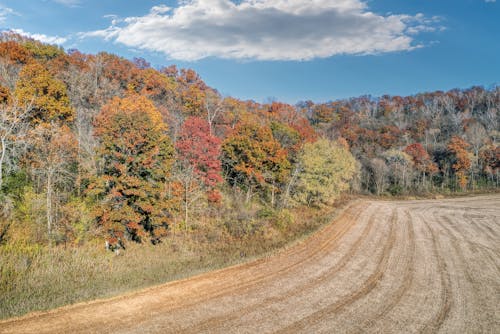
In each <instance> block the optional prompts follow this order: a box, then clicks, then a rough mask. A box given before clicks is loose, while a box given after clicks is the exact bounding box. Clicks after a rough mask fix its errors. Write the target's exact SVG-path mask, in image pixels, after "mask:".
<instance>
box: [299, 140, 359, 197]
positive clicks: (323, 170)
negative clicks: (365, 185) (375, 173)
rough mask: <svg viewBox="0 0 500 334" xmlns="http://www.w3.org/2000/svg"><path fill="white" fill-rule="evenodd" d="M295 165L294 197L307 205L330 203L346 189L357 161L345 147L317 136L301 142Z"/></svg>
mask: <svg viewBox="0 0 500 334" xmlns="http://www.w3.org/2000/svg"><path fill="white" fill-rule="evenodd" d="M298 166H299V173H298V178H297V183H296V185H295V186H294V187H293V190H292V194H293V198H295V200H297V201H298V202H299V203H302V204H306V205H308V206H323V205H330V204H332V203H333V202H334V201H335V200H336V199H337V198H338V196H339V194H340V193H341V192H342V191H344V190H347V189H348V188H349V181H350V180H351V179H352V177H353V176H354V173H355V170H356V161H355V159H354V157H353V156H352V155H351V153H350V152H349V150H348V149H347V148H346V147H345V146H343V145H341V144H338V143H336V142H332V141H330V140H327V139H319V140H318V141H316V142H315V143H306V144H305V145H304V147H303V149H302V151H301V152H300V153H299V156H298Z"/></svg>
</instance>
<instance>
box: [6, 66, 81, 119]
mask: <svg viewBox="0 0 500 334" xmlns="http://www.w3.org/2000/svg"><path fill="white" fill-rule="evenodd" d="M14 95H15V98H16V99H17V101H18V102H19V104H20V105H22V106H30V107H31V112H30V116H31V120H32V122H33V123H34V124H35V125H36V124H40V123H51V122H62V121H65V122H72V121H73V118H74V110H73V108H71V106H70V101H69V98H68V94H67V91H66V86H65V85H64V83H62V82H61V81H59V80H57V79H55V78H54V77H53V76H52V75H51V74H50V73H49V71H48V70H47V69H46V68H45V67H44V66H43V65H42V64H40V63H37V62H33V63H30V64H28V65H26V66H25V67H23V69H22V70H21V72H20V73H19V80H18V81H17V85H16V89H15V91H14Z"/></svg>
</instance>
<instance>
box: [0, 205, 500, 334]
mask: <svg viewBox="0 0 500 334" xmlns="http://www.w3.org/2000/svg"><path fill="white" fill-rule="evenodd" d="M498 305H500V196H499V195H491V196H477V197H469V198H459V199H447V200H439V201H438V200H425V201H399V202H396V201H391V202H384V201H368V200H360V201H357V202H354V203H353V204H352V205H350V206H348V207H347V208H346V209H345V210H344V211H343V213H341V214H340V215H339V216H338V217H337V219H335V221H334V222H332V223H331V224H329V225H327V226H326V227H324V228H323V229H322V230H320V231H319V232H318V233H316V234H314V235H313V236H311V237H310V238H308V239H306V240H304V241H303V242H301V243H299V244H297V245H295V246H294V247H291V248H288V249H286V250H284V251H282V252H280V253H278V254H276V255H273V256H271V257H267V258H263V259H259V260H256V261H253V262H250V263H246V264H242V265H238V266H233V267H230V268H227V269H223V270H219V271H214V272H210V273H207V274H202V275H199V276H195V277H192V278H189V279H185V280H180V281H175V282H171V283H168V284H164V285H161V286H157V287H154V288H149V289H146V290H141V291H139V292H135V293H132V294H127V295H123V296H120V297H115V298H111V299H107V300H98V301H94V302H89V303H81V304H76V305H73V306H68V307H63V308H60V309H56V310H53V311H49V312H42V313H35V314H31V315H27V316H25V317H21V318H16V319H10V320H5V321H2V322H0V333H59V332H61V333H62V332H71V333H80V332H82V333H87V332H90V333H92V332H102V333H104V332H106V333H108V332H119V333H144V332H158V333H166V332H168V333H200V332H211V333H214V332H223V333H235V332H238V333H272V332H275V333H295V332H302V333H331V332H348V333H363V332H378V333H396V332H397V333H413V332H419V333H435V332H439V333H472V332H474V333H499V332H500V313H499V312H500V311H499V307H498Z"/></svg>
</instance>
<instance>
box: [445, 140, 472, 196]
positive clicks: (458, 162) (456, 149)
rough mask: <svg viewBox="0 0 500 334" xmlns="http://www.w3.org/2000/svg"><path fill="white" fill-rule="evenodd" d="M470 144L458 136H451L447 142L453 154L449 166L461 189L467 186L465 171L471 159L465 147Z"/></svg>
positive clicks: (469, 165) (468, 167)
mask: <svg viewBox="0 0 500 334" xmlns="http://www.w3.org/2000/svg"><path fill="white" fill-rule="evenodd" d="M469 146H470V145H469V144H468V143H467V142H465V140H463V139H462V138H460V137H456V136H453V137H452V138H451V139H450V142H449V143H448V146H447V148H448V150H449V151H450V152H451V153H452V154H453V155H454V158H455V159H454V163H453V165H452V166H451V167H452V168H453V170H454V171H455V172H456V174H457V177H458V184H459V185H460V188H462V190H465V188H466V187H467V174H466V173H467V171H468V170H469V169H470V167H471V160H470V158H469V153H468V152H467V148H468V147H469Z"/></svg>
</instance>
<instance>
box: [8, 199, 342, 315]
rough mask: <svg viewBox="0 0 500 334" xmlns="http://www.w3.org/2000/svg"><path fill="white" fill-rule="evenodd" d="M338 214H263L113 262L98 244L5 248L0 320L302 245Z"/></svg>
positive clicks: (200, 228)
mask: <svg viewBox="0 0 500 334" xmlns="http://www.w3.org/2000/svg"><path fill="white" fill-rule="evenodd" d="M344 203H345V202H344ZM342 204H343V202H339V204H338V205H337V207H338V206H341V205H342ZM335 212H336V210H332V209H328V210H327V211H325V210H323V211H320V210H309V209H308V210H304V208H302V209H300V210H296V211H291V212H286V214H285V215H284V216H283V214H282V213H279V214H277V213H274V214H273V213H264V214H263V216H264V217H261V218H260V219H257V220H254V219H250V220H247V221H243V222H242V221H239V222H236V223H234V224H232V225H235V224H237V225H238V228H237V229H235V227H234V226H232V225H231V224H230V225H228V224H227V222H225V223H223V222H220V223H211V224H200V225H195V226H194V228H193V229H192V230H191V231H189V232H185V233H178V234H177V235H171V236H170V237H169V238H167V239H166V240H165V241H164V242H162V243H161V244H159V245H156V246H152V245H146V244H143V245H138V244H131V243H129V245H128V247H127V250H126V251H122V253H121V254H120V255H118V256H117V255H115V254H113V253H111V252H108V251H105V250H104V244H103V242H102V241H94V242H89V243H87V244H85V245H83V246H80V247H70V248H64V247H52V248H49V247H40V246H26V245H24V246H19V245H17V246H14V245H4V246H2V247H0V273H1V277H0V319H5V318H10V317H14V316H20V315H23V314H26V313H29V312H32V311H40V310H47V309H51V308H55V307H59V306H62V305H67V304H72V303H76V302H81V301H88V300H92V299H96V298H106V297H111V296H116V295H119V294H122V293H125V292H129V291H133V290H137V289H141V288H144V287H148V286H152V285H157V284H161V283H165V282H169V281H172V280H177V279H181V278H185V277H189V276H192V275H196V274H199V273H203V272H207V271H211V270H215V269H219V268H223V267H226V266H230V265H233V264H237V263H241V262H244V261H248V260H251V259H254V258H256V257H260V256H264V255H266V254H270V253H271V252H273V251H276V250H277V249H280V248H282V247H284V246H286V245H290V244H292V243H293V242H294V241H297V240H299V239H303V238H305V237H306V236H307V235H309V234H311V233H312V232H314V231H315V230H317V229H318V228H319V227H321V226H322V225H325V224H326V223H327V222H329V221H330V220H331V219H332V218H333V215H334V214H335ZM242 226H243V228H241V227H242Z"/></svg>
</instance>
